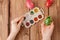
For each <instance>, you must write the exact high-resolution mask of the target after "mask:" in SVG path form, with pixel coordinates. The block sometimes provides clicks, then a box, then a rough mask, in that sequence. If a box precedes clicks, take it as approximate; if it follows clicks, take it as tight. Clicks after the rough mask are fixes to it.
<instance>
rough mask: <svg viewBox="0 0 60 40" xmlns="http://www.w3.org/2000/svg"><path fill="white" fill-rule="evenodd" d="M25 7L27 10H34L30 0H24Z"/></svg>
mask: <svg viewBox="0 0 60 40" xmlns="http://www.w3.org/2000/svg"><path fill="white" fill-rule="evenodd" d="M26 5H27V7H28V8H29V9H32V8H34V4H33V3H32V2H31V0H26Z"/></svg>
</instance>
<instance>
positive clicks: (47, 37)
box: [41, 22, 54, 40]
mask: <svg viewBox="0 0 60 40" xmlns="http://www.w3.org/2000/svg"><path fill="white" fill-rule="evenodd" d="M53 29H54V24H53V22H52V23H51V25H49V26H46V25H45V24H44V22H43V23H42V24H41V32H42V40H51V35H52V32H53Z"/></svg>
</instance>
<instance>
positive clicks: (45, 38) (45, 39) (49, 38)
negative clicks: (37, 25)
mask: <svg viewBox="0 0 60 40" xmlns="http://www.w3.org/2000/svg"><path fill="white" fill-rule="evenodd" d="M42 40H51V37H44V38H42Z"/></svg>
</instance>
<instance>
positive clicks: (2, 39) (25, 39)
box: [0, 0, 60, 40]
mask: <svg viewBox="0 0 60 40" xmlns="http://www.w3.org/2000/svg"><path fill="white" fill-rule="evenodd" d="M9 2H10V4H9ZM32 2H33V3H34V4H35V6H37V7H39V8H43V10H44V15H45V18H46V17H47V16H48V8H47V7H46V6H45V2H46V0H32ZM25 3H26V0H0V40H6V38H7V35H8V31H9V30H8V23H9V22H8V21H9V20H8V18H9V15H8V14H9V13H10V18H9V19H10V22H11V20H13V19H15V18H17V17H20V16H22V15H24V14H25V13H26V12H28V11H29V9H28V8H27V7H26V5H25ZM8 5H9V6H10V7H9V6H8ZM9 11H10V12H9ZM49 15H50V16H51V17H52V18H53V21H54V25H55V27H54V32H53V34H52V40H60V0H54V3H53V5H52V6H51V7H50V8H49ZM45 18H44V19H45ZM42 21H43V20H42ZM42 21H39V22H38V23H36V24H35V25H33V26H32V27H31V28H29V29H26V28H25V27H21V30H20V32H19V33H18V34H17V36H16V38H15V40H42V34H41V28H40V24H41V23H42ZM9 25H10V24H9Z"/></svg>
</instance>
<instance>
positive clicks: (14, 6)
mask: <svg viewBox="0 0 60 40" xmlns="http://www.w3.org/2000/svg"><path fill="white" fill-rule="evenodd" d="M25 1H26V0H13V1H12V0H10V2H11V4H10V20H13V19H15V18H17V17H20V16H22V15H24V14H25V13H26V12H27V11H29V10H28V9H27V7H26V5H25ZM13 15H14V16H13ZM15 40H29V29H26V28H24V27H21V30H20V32H19V34H18V35H17V37H16V39H15Z"/></svg>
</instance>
